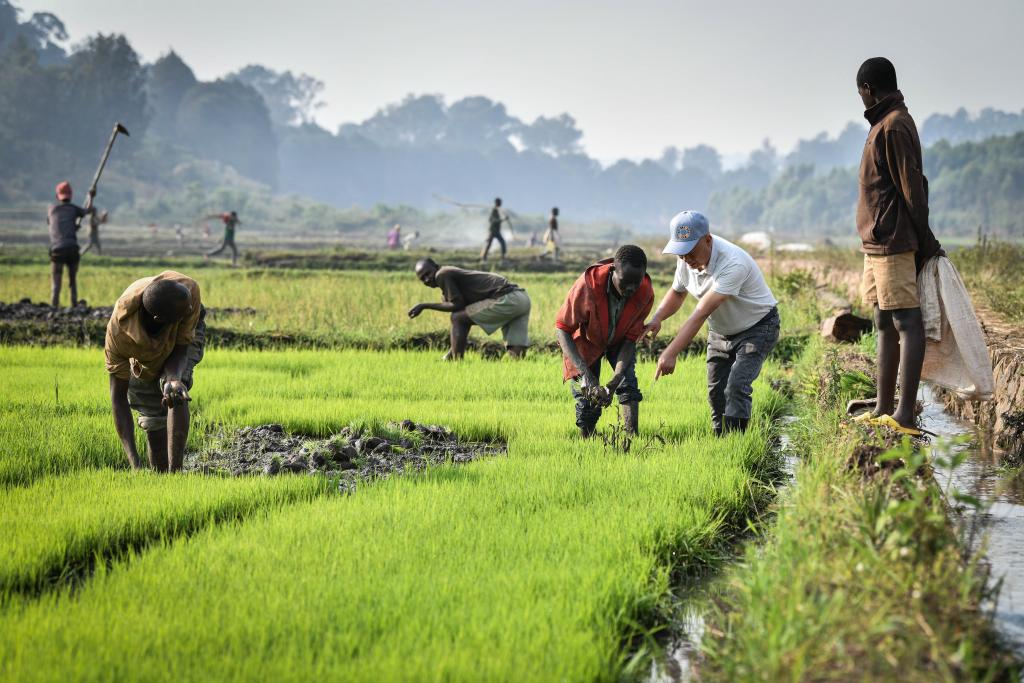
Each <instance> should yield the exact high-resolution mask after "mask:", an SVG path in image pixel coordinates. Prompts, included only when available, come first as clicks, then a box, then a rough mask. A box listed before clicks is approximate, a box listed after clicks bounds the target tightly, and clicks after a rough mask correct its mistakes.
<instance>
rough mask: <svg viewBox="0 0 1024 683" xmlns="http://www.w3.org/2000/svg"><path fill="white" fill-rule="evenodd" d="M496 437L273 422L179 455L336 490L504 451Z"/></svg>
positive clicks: (222, 471)
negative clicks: (314, 433) (332, 485)
mask: <svg viewBox="0 0 1024 683" xmlns="http://www.w3.org/2000/svg"><path fill="white" fill-rule="evenodd" d="M507 452H508V449H507V446H506V444H505V443H504V442H501V441H489V442H485V441H468V440H464V439H460V438H459V437H458V435H456V434H455V433H454V432H452V431H451V430H449V429H447V428H445V427H442V426H439V425H428V424H420V423H417V422H413V421H412V420H403V421H402V422H397V423H389V424H387V425H386V426H385V427H384V428H383V429H378V430H368V429H364V428H361V427H345V428H343V429H342V430H341V431H339V432H338V433H336V434H333V435H331V436H330V437H327V438H315V437H308V436H303V435H300V434H289V433H288V432H286V431H285V430H284V427H282V426H281V425H279V424H267V425H259V426H254V427H243V428H241V429H238V430H235V431H232V432H225V433H222V434H220V435H219V436H217V437H215V438H214V439H213V444H212V445H211V446H210V447H208V448H207V449H205V450H203V451H201V452H198V453H191V454H187V455H186V456H185V463H184V468H185V470H186V471H193V472H202V473H205V474H211V475H220V476H235V477H240V476H268V477H273V476H285V475H292V474H307V475H310V474H319V475H323V476H326V477H329V478H331V479H332V480H337V482H338V485H337V486H338V490H339V491H340V492H342V493H349V492H351V491H354V490H355V488H356V486H357V484H358V483H359V482H364V481H370V480H373V479H383V478H386V477H389V476H391V475H392V474H403V473H409V472H419V471H422V470H424V469H426V468H427V467H429V466H431V465H440V464H444V463H454V464H462V463H467V462H472V461H473V460H478V459H480V458H488V457H494V456H500V455H505V454H506V453H507Z"/></svg>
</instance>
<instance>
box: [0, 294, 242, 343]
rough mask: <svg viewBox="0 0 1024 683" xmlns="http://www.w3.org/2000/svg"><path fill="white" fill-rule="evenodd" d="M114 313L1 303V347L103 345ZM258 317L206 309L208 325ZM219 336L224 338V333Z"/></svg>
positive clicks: (83, 304)
mask: <svg viewBox="0 0 1024 683" xmlns="http://www.w3.org/2000/svg"><path fill="white" fill-rule="evenodd" d="M113 311H114V308H113V306H90V305H88V303H87V302H85V301H79V302H78V304H77V305H75V306H68V307H62V308H53V307H51V306H50V305H49V304H46V303H42V302H38V303H36V302H33V301H32V300H31V299H22V300H21V301H18V302H15V303H9V304H8V303H3V302H0V344H32V345H36V346H53V345H57V344H82V345H87V346H102V345H103V338H104V335H105V334H106V329H107V321H108V320H110V315H111V313H113ZM256 314H257V310H256V309H255V308H207V309H206V316H207V317H206V319H207V324H209V321H211V320H217V319H220V320H224V319H228V318H230V317H234V316H253V315H256ZM225 332H226V331H225ZM219 334H220V335H221V336H224V332H219ZM208 336H209V335H208ZM214 336H216V335H214ZM249 336H250V337H259V335H249ZM238 345H241V344H238Z"/></svg>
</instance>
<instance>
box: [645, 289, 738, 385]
mask: <svg viewBox="0 0 1024 683" xmlns="http://www.w3.org/2000/svg"><path fill="white" fill-rule="evenodd" d="M728 298H729V295H728V294H719V293H718V292H715V291H711V292H708V293H707V294H705V295H704V296H702V297H701V299H700V301H699V302H697V307H696V308H694V309H693V313H691V314H690V317H689V318H687V319H686V322H684V323H683V326H682V327H680V328H679V332H677V333H676V336H675V338H674V339H673V340H672V341H671V343H669V345H668V346H667V347H666V348H665V350H664V351H662V352H661V356H659V357H658V369H657V370H656V371H655V373H654V379H658V377H660V376H662V375H671V374H672V373H673V372H675V369H676V358H677V357H678V356H679V354H680V353H682V352H683V350H684V349H686V347H687V346H689V345H690V342H692V341H693V338H694V337H696V336H697V333H698V332H699V331H700V328H701V327H703V326H704V322H705V321H706V320H707V319H708V317H709V316H710V315H711V314H712V313H714V312H715V309H717V308H718V307H719V306H721V305H722V303H723V302H724V301H725V300H726V299H728Z"/></svg>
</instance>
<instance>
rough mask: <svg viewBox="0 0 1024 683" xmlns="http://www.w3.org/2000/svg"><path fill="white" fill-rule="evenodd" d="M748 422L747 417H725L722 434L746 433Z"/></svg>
mask: <svg viewBox="0 0 1024 683" xmlns="http://www.w3.org/2000/svg"><path fill="white" fill-rule="evenodd" d="M749 422H750V418H749V417H729V416H728V415H726V416H725V419H724V420H723V424H722V433H723V434H728V433H729V432H745V431H747V424H748V423H749Z"/></svg>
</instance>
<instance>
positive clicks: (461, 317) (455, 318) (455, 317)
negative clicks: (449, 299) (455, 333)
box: [451, 310, 473, 327]
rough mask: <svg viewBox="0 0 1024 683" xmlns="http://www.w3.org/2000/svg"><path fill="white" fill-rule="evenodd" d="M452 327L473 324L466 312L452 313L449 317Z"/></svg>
mask: <svg viewBox="0 0 1024 683" xmlns="http://www.w3.org/2000/svg"><path fill="white" fill-rule="evenodd" d="M451 319H452V325H460V326H467V327H468V326H469V325H472V324H473V321H472V320H471V319H470V317H469V314H468V313H466V311H464V310H463V311H452V315H451Z"/></svg>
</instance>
